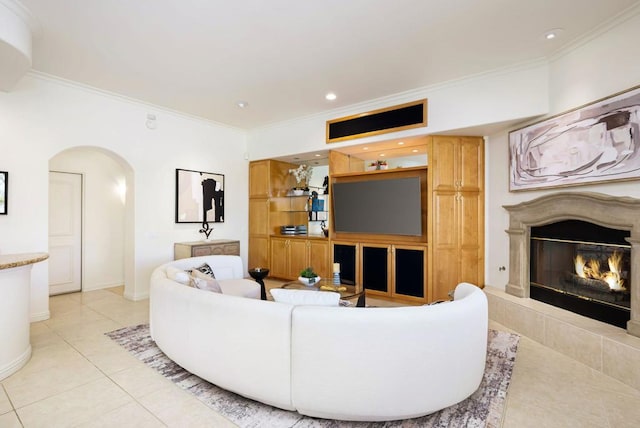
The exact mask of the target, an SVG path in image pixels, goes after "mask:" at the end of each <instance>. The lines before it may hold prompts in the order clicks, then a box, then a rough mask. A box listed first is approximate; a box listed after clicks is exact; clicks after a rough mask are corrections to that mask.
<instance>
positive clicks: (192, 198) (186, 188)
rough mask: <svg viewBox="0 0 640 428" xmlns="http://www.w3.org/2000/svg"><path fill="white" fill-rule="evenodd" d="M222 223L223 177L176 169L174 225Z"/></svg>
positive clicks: (209, 173)
mask: <svg viewBox="0 0 640 428" xmlns="http://www.w3.org/2000/svg"><path fill="white" fill-rule="evenodd" d="M206 222H214V223H222V222H224V175H222V174H215V173H211V172H201V171H191V170H188V169H176V223H206Z"/></svg>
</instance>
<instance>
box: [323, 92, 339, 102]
mask: <svg viewBox="0 0 640 428" xmlns="http://www.w3.org/2000/svg"><path fill="white" fill-rule="evenodd" d="M324 97H325V98H326V100H327V101H333V100H335V99H336V98H338V97H337V95H336V94H334V93H333V92H329V93H328V94H327V95H325V96H324Z"/></svg>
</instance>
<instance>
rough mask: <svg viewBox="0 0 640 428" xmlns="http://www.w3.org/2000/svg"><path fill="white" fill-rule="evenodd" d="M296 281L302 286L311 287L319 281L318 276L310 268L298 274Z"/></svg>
mask: <svg viewBox="0 0 640 428" xmlns="http://www.w3.org/2000/svg"><path fill="white" fill-rule="evenodd" d="M298 281H300V282H301V283H303V284H304V285H309V286H311V285H314V284H315V283H316V282H318V281H320V276H319V275H318V274H317V273H315V272H314V271H313V268H312V267H311V266H309V267H308V268H306V269H305V270H303V271H302V272H300V276H299V277H298Z"/></svg>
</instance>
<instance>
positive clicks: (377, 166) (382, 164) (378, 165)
mask: <svg viewBox="0 0 640 428" xmlns="http://www.w3.org/2000/svg"><path fill="white" fill-rule="evenodd" d="M387 168H389V164H388V163H387V161H386V160H377V161H375V162H371V163H370V164H369V165H367V171H377V170H381V169H387Z"/></svg>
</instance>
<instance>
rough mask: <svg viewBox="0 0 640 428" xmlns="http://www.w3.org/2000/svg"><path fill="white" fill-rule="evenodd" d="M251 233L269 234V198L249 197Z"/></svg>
mask: <svg viewBox="0 0 640 428" xmlns="http://www.w3.org/2000/svg"><path fill="white" fill-rule="evenodd" d="M249 235H269V199H267V198H257V199H249Z"/></svg>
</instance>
